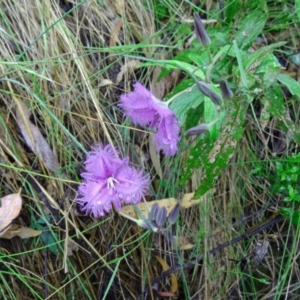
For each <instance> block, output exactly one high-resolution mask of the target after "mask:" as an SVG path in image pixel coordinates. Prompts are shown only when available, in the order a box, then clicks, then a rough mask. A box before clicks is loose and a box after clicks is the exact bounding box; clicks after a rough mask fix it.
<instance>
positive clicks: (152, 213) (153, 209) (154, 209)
mask: <svg viewBox="0 0 300 300" xmlns="http://www.w3.org/2000/svg"><path fill="white" fill-rule="evenodd" d="M159 209H160V208H159V205H158V204H157V203H154V204H153V205H152V207H151V210H150V212H149V213H148V219H149V220H151V221H155V220H156V216H157V214H158V212H159Z"/></svg>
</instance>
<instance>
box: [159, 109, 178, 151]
mask: <svg viewBox="0 0 300 300" xmlns="http://www.w3.org/2000/svg"><path fill="white" fill-rule="evenodd" d="M161 113H162V115H161V118H160V123H159V124H158V126H157V132H156V134H155V135H154V141H155V143H156V147H157V149H158V150H163V152H164V154H165V155H167V156H172V155H175V154H176V152H177V150H178V146H177V144H178V140H179V131H180V128H179V125H178V120H177V117H176V116H175V115H174V113H173V112H172V111H171V110H169V109H168V108H165V109H164V110H163V109H162V110H161Z"/></svg>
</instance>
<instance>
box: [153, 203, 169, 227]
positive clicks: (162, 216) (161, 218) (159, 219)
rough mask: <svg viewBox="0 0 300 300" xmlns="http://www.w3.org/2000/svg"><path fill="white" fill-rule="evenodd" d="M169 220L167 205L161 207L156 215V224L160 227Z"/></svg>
mask: <svg viewBox="0 0 300 300" xmlns="http://www.w3.org/2000/svg"><path fill="white" fill-rule="evenodd" d="M166 220H167V209H166V208H165V207H161V208H160V209H159V211H158V214H157V215H156V225H157V227H158V228H160V227H162V226H163V225H164V224H165V223H166Z"/></svg>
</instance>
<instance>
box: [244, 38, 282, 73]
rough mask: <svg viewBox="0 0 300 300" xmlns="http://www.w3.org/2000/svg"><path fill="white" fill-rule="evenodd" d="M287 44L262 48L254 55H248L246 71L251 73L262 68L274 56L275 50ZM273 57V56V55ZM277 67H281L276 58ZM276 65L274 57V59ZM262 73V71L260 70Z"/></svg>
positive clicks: (276, 44) (245, 62)
mask: <svg viewBox="0 0 300 300" xmlns="http://www.w3.org/2000/svg"><path fill="white" fill-rule="evenodd" d="M284 44H285V42H280V43H275V44H272V45H269V46H265V47H262V48H260V49H258V50H256V51H254V52H252V53H250V54H249V53H247V54H246V56H245V58H244V67H245V70H246V71H251V70H252V69H256V68H257V67H258V66H260V65H261V64H262V63H263V62H264V61H265V60H266V59H267V58H268V57H269V56H270V55H272V53H273V51H274V49H275V48H279V47H281V46H282V45H284ZM272 56H273V55H272ZM275 62H276V66H277V67H280V64H279V62H278V60H277V59H276V58H275ZM272 64H273V65H274V56H273V59H272ZM260 71H262V70H260Z"/></svg>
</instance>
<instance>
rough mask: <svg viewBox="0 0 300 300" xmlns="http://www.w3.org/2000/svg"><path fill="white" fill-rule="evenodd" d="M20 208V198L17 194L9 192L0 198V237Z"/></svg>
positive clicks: (8, 227)
mask: <svg viewBox="0 0 300 300" xmlns="http://www.w3.org/2000/svg"><path fill="white" fill-rule="evenodd" d="M21 208H22V198H21V196H20V195H19V194H11V195H7V196H5V197H3V198H1V207H0V237H2V235H3V234H4V233H5V232H6V231H7V230H9V229H10V226H9V225H10V224H11V222H12V220H13V219H15V218H16V217H17V216H18V215H19V213H20V210H21Z"/></svg>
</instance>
